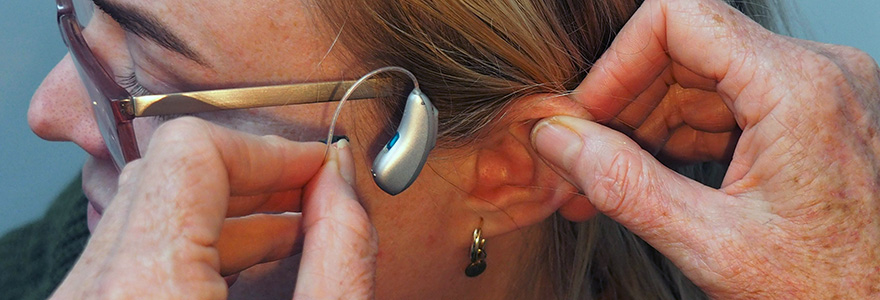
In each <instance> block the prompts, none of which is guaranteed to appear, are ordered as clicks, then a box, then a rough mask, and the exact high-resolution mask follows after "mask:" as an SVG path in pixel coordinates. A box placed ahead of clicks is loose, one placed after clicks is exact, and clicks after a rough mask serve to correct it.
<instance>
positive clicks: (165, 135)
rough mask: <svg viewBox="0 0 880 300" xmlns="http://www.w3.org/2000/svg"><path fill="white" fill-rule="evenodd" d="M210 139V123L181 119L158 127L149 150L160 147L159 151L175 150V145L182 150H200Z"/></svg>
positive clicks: (188, 118) (196, 119) (195, 119)
mask: <svg viewBox="0 0 880 300" xmlns="http://www.w3.org/2000/svg"><path fill="white" fill-rule="evenodd" d="M210 138H211V128H210V123H208V122H207V121H204V120H201V119H198V118H195V117H181V118H177V119H174V120H171V121H168V122H165V123H162V124H161V125H159V127H157V128H156V131H155V132H154V133H153V137H152V138H151V142H150V145H151V146H150V147H149V149H151V150H152V149H154V148H155V146H153V145H154V144H155V145H160V146H159V148H161V149H174V150H173V151H180V150H181V149H176V148H178V147H175V146H176V145H180V146H184V147H182V148H184V149H190V148H195V149H201V148H200V146H205V145H207V144H209V143H208V142H209V141H210Z"/></svg>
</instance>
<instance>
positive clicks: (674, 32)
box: [532, 0, 880, 299]
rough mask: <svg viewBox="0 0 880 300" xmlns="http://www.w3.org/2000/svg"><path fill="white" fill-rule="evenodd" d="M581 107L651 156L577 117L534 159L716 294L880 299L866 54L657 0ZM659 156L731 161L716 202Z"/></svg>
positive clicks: (554, 123) (716, 7)
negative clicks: (541, 160)
mask: <svg viewBox="0 0 880 300" xmlns="http://www.w3.org/2000/svg"><path fill="white" fill-rule="evenodd" d="M571 97H572V98H573V99H575V100H577V101H579V102H581V103H583V104H584V105H585V106H586V107H587V108H588V109H589V110H590V113H591V114H593V116H592V117H594V118H595V119H596V120H598V121H600V122H605V123H606V124H610V125H611V126H618V128H619V126H624V127H628V128H629V130H627V131H626V133H629V134H631V135H632V136H633V137H634V138H635V139H637V140H638V141H639V142H641V144H642V145H643V146H644V147H646V148H647V149H648V151H645V150H643V149H642V148H641V147H639V144H637V143H636V142H634V141H633V140H632V139H630V138H629V137H627V136H625V135H624V134H621V133H620V132H617V131H614V130H611V129H609V128H608V127H605V126H603V125H599V124H597V123H593V122H590V121H586V120H581V119H576V118H571V117H554V118H550V119H548V120H545V121H542V122H541V123H539V124H538V125H537V126H536V127H535V129H534V132H533V136H532V138H533V143H534V146H535V148H536V149H537V151H538V152H539V153H540V154H541V155H542V156H543V157H544V158H545V159H546V161H548V162H550V163H551V164H553V165H554V166H555V168H556V169H557V170H558V171H559V173H560V174H561V175H563V176H565V177H566V178H567V179H568V180H569V181H570V182H572V183H573V184H575V185H577V186H578V187H579V188H580V189H581V191H583V192H584V193H585V194H586V196H587V198H589V201H590V202H591V203H592V204H593V205H595V207H596V208H597V209H598V210H599V211H601V212H603V213H604V214H606V215H608V216H609V217H611V218H613V219H615V220H617V221H618V222H620V223H621V224H623V225H624V226H626V227H627V228H629V229H630V230H632V231H633V232H634V233H636V234H638V235H639V236H641V237H642V238H643V239H645V240H646V241H647V242H648V243H650V244H651V245H653V246H654V247H655V248H656V249H658V250H659V251H660V252H662V253H663V254H664V255H666V256H667V257H669V258H670V259H671V260H672V261H673V262H674V263H675V264H676V265H678V266H679V267H680V268H681V269H682V271H684V273H685V274H686V275H687V276H688V277H689V278H690V279H692V280H693V281H694V282H695V283H696V284H697V285H698V286H700V287H701V288H702V289H703V290H704V291H706V292H707V293H708V294H709V295H711V296H714V297H721V298H770V299H776V298H784V299H803V298H841V297H845V298H856V299H868V298H877V297H878V296H880V137H878V136H877V132H878V129H880V115H878V114H880V71H878V68H877V64H876V63H875V62H874V61H873V60H872V59H871V58H870V57H868V56H867V55H866V54H864V53H862V52H860V51H857V50H854V49H851V48H847V47H841V46H832V45H822V44H817V43H813V42H808V41H800V40H795V39H791V38H787V37H782V36H778V35H774V34H772V33H770V32H768V31H767V30H765V29H763V28H761V27H760V26H759V25H757V24H756V23H754V22H752V21H751V20H749V19H748V18H746V17H745V16H744V15H742V14H740V13H739V12H736V11H735V10H734V9H733V8H731V7H729V6H727V5H725V4H723V3H721V2H720V1H712V0H648V1H646V2H645V3H644V4H643V5H642V7H641V8H640V9H639V10H638V11H637V12H636V14H635V16H634V17H633V18H632V19H631V20H630V21H629V23H627V25H626V26H625V27H624V28H623V30H622V31H621V33H620V34H619V35H618V37H617V38H616V40H615V41H614V43H613V44H612V46H611V48H610V49H609V50H608V52H606V53H605V55H604V56H603V57H602V58H601V59H600V60H599V61H597V62H596V64H595V66H594V67H593V68H592V70H591V72H590V74H589V75H588V76H587V78H586V79H585V80H584V82H583V83H582V84H581V85H580V86H579V87H578V88H577V90H576V91H575V92H574V93H573V95H572V96H571ZM739 130H741V133H740V132H739ZM560 145H566V146H563V147H561V146H560ZM652 154H663V155H665V156H666V157H671V158H673V159H675V160H682V161H700V160H720V161H724V160H727V159H730V160H731V162H730V168H729V170H728V172H727V174H726V176H725V178H724V182H723V185H722V187H721V188H720V189H717V190H716V189H712V188H708V187H706V186H703V185H700V184H698V183H697V182H694V181H692V180H689V179H687V178H685V177H683V176H680V175H678V174H676V173H674V172H672V171H671V170H669V169H667V168H666V167H664V166H663V165H662V164H660V163H659V162H658V161H657V160H656V159H655V157H654V156H653V155H652Z"/></svg>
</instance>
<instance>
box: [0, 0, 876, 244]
mask: <svg viewBox="0 0 880 300" xmlns="http://www.w3.org/2000/svg"><path fill="white" fill-rule="evenodd" d="M796 3H797V5H798V6H799V8H800V13H798V14H796V15H798V16H800V18H801V19H802V20H803V21H804V23H805V24H806V25H807V26H808V27H809V31H810V36H809V37H808V38H810V39H813V40H817V41H821V42H827V43H835V44H843V45H849V46H854V47H857V48H860V49H862V50H865V51H867V52H868V53H870V54H871V55H872V56H873V57H874V58H875V59H880V1H877V0H847V1H827V0H799V1H796ZM65 53H66V49H65V48H64V44H63V43H62V42H61V40H60V38H59V35H58V28H57V25H56V24H55V5H53V3H52V2H51V1H50V0H3V1H0V130H2V135H0V234H2V233H4V232H6V231H8V230H9V229H11V228H14V227H16V226H19V225H21V224H24V223H25V222H28V221H29V220H33V219H34V218H37V217H39V216H40V215H42V213H43V211H44V210H45V209H46V207H47V205H48V204H49V203H50V202H51V201H52V199H53V198H54V196H55V195H56V194H57V193H58V192H60V191H61V189H62V188H63V187H64V185H65V184H66V183H67V182H69V181H70V180H71V178H72V177H73V176H75V175H76V174H77V172H79V168H80V167H81V166H82V163H83V161H84V160H85V157H86V155H85V153H84V152H83V151H81V150H80V149H79V148H78V147H76V146H75V145H73V144H71V143H57V142H46V141H43V140H40V139H39V138H37V137H36V136H35V135H34V134H33V133H32V132H31V131H30V129H29V128H28V126H27V117H26V116H27V108H28V102H29V101H30V97H31V94H32V93H33V91H34V90H35V89H36V88H37V86H39V84H40V82H41V81H42V79H43V77H44V76H45V75H46V73H48V72H49V70H51V69H52V67H53V66H54V65H55V63H56V62H57V61H58V60H59V59H60V58H61V57H62V56H64V54H65ZM83 209H85V208H83Z"/></svg>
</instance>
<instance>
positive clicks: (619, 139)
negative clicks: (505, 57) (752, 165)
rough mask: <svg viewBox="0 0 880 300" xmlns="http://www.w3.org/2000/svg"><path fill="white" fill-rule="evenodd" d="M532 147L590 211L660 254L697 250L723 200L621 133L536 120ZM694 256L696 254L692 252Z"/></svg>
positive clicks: (565, 120) (575, 122)
mask: <svg viewBox="0 0 880 300" xmlns="http://www.w3.org/2000/svg"><path fill="white" fill-rule="evenodd" d="M532 138H533V145H534V147H535V149H536V150H537V151H538V153H539V154H540V155H541V156H542V157H543V158H544V159H545V160H546V161H547V162H548V163H550V164H552V165H554V167H555V168H556V170H557V172H559V173H560V175H562V176H563V177H566V178H567V179H568V180H569V181H570V182H571V183H572V184H574V185H576V186H578V187H579V188H580V189H581V191H583V192H584V194H586V195H587V198H588V199H589V200H590V202H592V204H593V205H595V208H596V209H597V210H599V211H600V212H602V213H603V214H605V215H607V216H609V217H611V218H612V219H614V220H615V221H617V222H619V223H621V224H622V225H624V226H626V227H627V228H629V229H630V230H631V231H633V232H634V233H635V234H637V235H639V236H641V237H642V238H643V239H645V240H646V241H647V242H648V243H650V244H652V245H654V246H655V247H657V248H658V250H660V251H661V252H662V251H663V250H664V248H665V247H666V249H665V250H669V249H668V245H667V244H669V243H674V244H677V245H681V244H682V243H683V242H684V244H687V245H691V246H693V245H699V244H703V243H704V241H701V240H694V238H693V237H695V236H711V235H712V233H711V232H708V230H713V229H714V228H713V226H711V224H708V222H710V221H708V220H711V219H712V218H713V217H714V216H713V214H714V213H717V212H719V211H725V210H724V209H721V207H722V206H724V205H725V202H724V201H717V200H718V199H716V198H721V197H723V196H726V195H723V194H721V193H720V192H718V191H715V190H713V189H711V188H708V187H705V186H703V185H701V184H699V183H697V182H695V181H692V180H690V179H688V178H685V177H683V176H681V175H679V174H676V173H675V172H673V171H672V170H669V169H667V168H666V167H664V166H663V165H662V164H660V163H659V162H658V161H657V160H656V159H654V158H653V157H652V156H651V155H650V154H648V153H647V152H645V151H644V150H642V149H641V148H640V147H639V146H638V144H636V143H635V142H633V141H632V140H630V139H629V138H627V137H626V136H624V135H623V134H621V133H619V132H617V131H614V130H612V129H610V128H607V127H604V126H602V125H599V124H597V123H593V122H589V121H586V120H580V119H576V118H572V117H553V118H549V119H546V120H544V121H541V122H540V123H539V124H538V125H536V126H535V129H534V131H533V135H532ZM693 253H696V252H693Z"/></svg>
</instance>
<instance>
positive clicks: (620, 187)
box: [593, 150, 646, 217]
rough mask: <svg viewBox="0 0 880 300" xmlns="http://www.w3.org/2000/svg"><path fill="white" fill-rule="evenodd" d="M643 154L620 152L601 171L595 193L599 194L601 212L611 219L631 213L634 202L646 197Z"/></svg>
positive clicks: (594, 189) (594, 188)
mask: <svg viewBox="0 0 880 300" xmlns="http://www.w3.org/2000/svg"><path fill="white" fill-rule="evenodd" d="M641 159H642V154H641V153H637V152H633V151H630V150H622V151H618V152H617V153H615V154H614V156H613V158H612V159H611V160H610V163H609V164H608V165H607V166H605V167H604V169H603V170H602V171H601V176H602V177H601V178H599V179H598V180H596V181H595V183H596V184H595V186H594V187H593V191H594V192H596V193H598V196H599V197H597V198H598V199H597V200H598V201H601V202H599V203H596V204H597V206H601V207H599V209H600V210H602V211H603V213H605V214H606V215H609V216H610V217H615V216H618V215H620V214H624V213H627V212H629V211H630V209H631V206H632V202H633V201H638V199H640V198H642V197H643V196H644V190H645V187H644V185H645V182H646V180H645V175H644V166H643V165H642V163H641Z"/></svg>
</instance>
